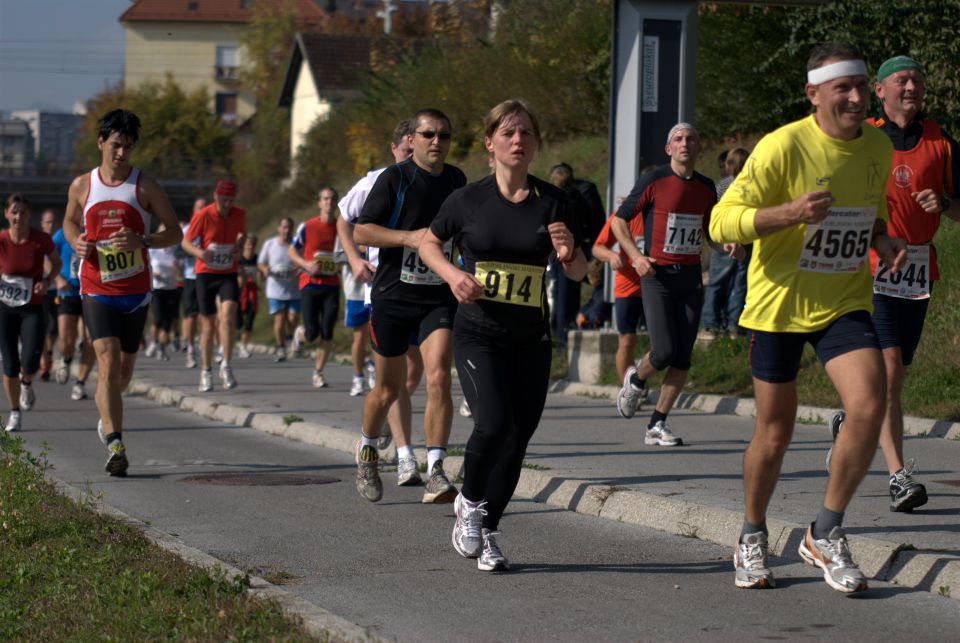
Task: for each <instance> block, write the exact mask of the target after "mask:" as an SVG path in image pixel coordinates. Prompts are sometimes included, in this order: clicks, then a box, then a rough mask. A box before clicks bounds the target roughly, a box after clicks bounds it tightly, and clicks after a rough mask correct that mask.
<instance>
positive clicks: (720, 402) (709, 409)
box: [550, 380, 960, 440]
mask: <svg viewBox="0 0 960 643" xmlns="http://www.w3.org/2000/svg"><path fill="white" fill-rule="evenodd" d="M619 390H620V389H619V387H617V386H606V385H601V384H583V383H581V382H568V381H566V380H554V381H553V382H551V383H550V392H551V393H562V394H564V395H581V396H584V397H592V398H602V399H609V400H615V399H616V398H617V391H619ZM656 399H657V392H656V391H653V392H652V393H651V394H650V395H649V396H648V397H647V401H648V402H651V403H653V402H655V401H656ZM674 408H678V409H693V410H695V411H701V412H703V413H716V414H722V415H739V416H742V417H753V416H755V415H756V412H757V406H756V403H755V402H754V400H753V399H751V398H743V397H733V396H730V395H710V394H707V393H681V394H680V397H679V398H678V399H677V403H676V404H675V405H674ZM836 410H837V409H828V408H823V407H819V406H808V405H803V404H801V405H800V406H798V407H797V420H798V421H799V422H802V423H806V424H812V423H822V424H826V423H827V422H828V421H829V420H830V416H832V415H833V413H834V412H835V411H836ZM903 433H904V435H911V436H914V437H931V438H945V439H947V440H960V422H947V421H945V420H932V419H930V418H918V417H904V418H903Z"/></svg>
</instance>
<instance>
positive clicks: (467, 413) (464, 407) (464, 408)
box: [460, 398, 473, 418]
mask: <svg viewBox="0 0 960 643" xmlns="http://www.w3.org/2000/svg"><path fill="white" fill-rule="evenodd" d="M460 416H461V417H465V418H472V417H473V411H471V410H470V405H469V404H467V398H463V401H462V402H460Z"/></svg>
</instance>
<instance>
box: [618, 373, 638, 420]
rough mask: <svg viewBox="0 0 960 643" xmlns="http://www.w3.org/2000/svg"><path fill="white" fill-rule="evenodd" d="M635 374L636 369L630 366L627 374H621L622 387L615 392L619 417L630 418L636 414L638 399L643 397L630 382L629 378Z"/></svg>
mask: <svg viewBox="0 0 960 643" xmlns="http://www.w3.org/2000/svg"><path fill="white" fill-rule="evenodd" d="M636 373H637V367H636V366H631V367H630V368H628V369H627V372H626V373H624V374H623V385H622V386H621V387H620V390H619V391H618V392H617V412H619V413H620V416H621V417H625V418H632V417H633V416H634V414H636V412H637V407H639V406H640V398H641V397H643V391H642V390H641V389H638V388H637V387H636V386H634V385H633V384H632V383H631V382H630V378H632V377H633V376H634V375H635V374H636Z"/></svg>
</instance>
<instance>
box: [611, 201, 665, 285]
mask: <svg viewBox="0 0 960 643" xmlns="http://www.w3.org/2000/svg"><path fill="white" fill-rule="evenodd" d="M610 230H611V231H612V232H613V236H615V237H616V238H617V242H618V243H619V244H620V248H621V249H622V250H623V251H624V252H625V253H627V258H628V259H629V260H630V265H631V266H633V267H634V269H635V270H636V271H637V274H638V275H640V276H641V277H649V276H650V275H652V274H653V273H654V269H653V264H654V263H655V262H654V261H653V260H652V259H650V258H648V257H644V256H643V255H642V254H640V249H639V248H637V246H636V244H635V243H634V242H633V236H632V235H631V234H630V224H629V223H627V222H626V220H624V219H621V218H620V217H618V216H614V218H613V220H611V221H610Z"/></svg>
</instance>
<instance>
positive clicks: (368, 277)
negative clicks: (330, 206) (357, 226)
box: [337, 217, 377, 284]
mask: <svg viewBox="0 0 960 643" xmlns="http://www.w3.org/2000/svg"><path fill="white" fill-rule="evenodd" d="M337 235H338V236H339V237H340V245H341V246H343V252H344V254H345V255H347V261H348V262H349V263H350V270H352V271H353V276H354V278H355V279H356V280H357V281H358V282H360V283H362V284H363V283H368V282H370V281H373V273H375V272H376V271H377V269H376V268H374V267H373V264H371V263H370V262H369V261H367V260H366V259H364V257H363V255H361V254H360V248H358V247H357V242H356V241H354V239H353V224H351V223H349V222H347V221H346V220H345V219H344V218H343V217H337Z"/></svg>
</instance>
